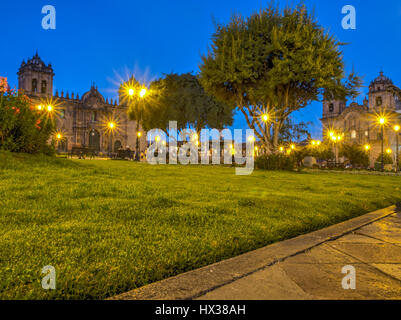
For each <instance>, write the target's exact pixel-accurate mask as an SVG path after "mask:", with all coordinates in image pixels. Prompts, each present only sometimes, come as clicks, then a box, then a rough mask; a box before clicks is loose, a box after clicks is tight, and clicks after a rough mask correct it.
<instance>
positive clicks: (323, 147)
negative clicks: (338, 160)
mask: <svg viewBox="0 0 401 320" xmlns="http://www.w3.org/2000/svg"><path fill="white" fill-rule="evenodd" d="M308 155H309V156H311V157H314V158H316V159H320V160H324V161H330V160H333V159H334V158H335V154H334V152H333V150H332V147H331V146H330V145H329V144H327V143H322V144H320V145H319V146H308Z"/></svg>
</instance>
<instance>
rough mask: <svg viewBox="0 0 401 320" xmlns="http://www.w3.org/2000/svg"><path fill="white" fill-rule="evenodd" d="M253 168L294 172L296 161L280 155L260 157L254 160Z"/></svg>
mask: <svg viewBox="0 0 401 320" xmlns="http://www.w3.org/2000/svg"><path fill="white" fill-rule="evenodd" d="M255 167H256V168H257V169H262V170H291V171H292V170H294V169H295V167H296V159H295V158H294V157H291V156H287V155H285V154H281V153H273V154H269V155H261V156H259V157H257V158H256V159H255Z"/></svg>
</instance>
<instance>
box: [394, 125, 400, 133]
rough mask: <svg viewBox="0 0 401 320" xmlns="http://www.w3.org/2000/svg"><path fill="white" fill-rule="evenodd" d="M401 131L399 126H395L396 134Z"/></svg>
mask: <svg viewBox="0 0 401 320" xmlns="http://www.w3.org/2000/svg"><path fill="white" fill-rule="evenodd" d="M400 129H401V127H400V126H399V125H398V124H396V125H395V126H394V131H395V132H398V131H400Z"/></svg>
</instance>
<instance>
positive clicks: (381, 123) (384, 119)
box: [379, 117, 386, 125]
mask: <svg viewBox="0 0 401 320" xmlns="http://www.w3.org/2000/svg"><path fill="white" fill-rule="evenodd" d="M385 123H386V118H384V117H380V118H379V124H380V125H384V124H385Z"/></svg>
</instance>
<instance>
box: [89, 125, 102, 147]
mask: <svg viewBox="0 0 401 320" xmlns="http://www.w3.org/2000/svg"><path fill="white" fill-rule="evenodd" d="M89 148H91V149H93V150H94V151H97V152H99V151H100V134H99V131H97V130H95V129H93V130H91V131H89Z"/></svg>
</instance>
